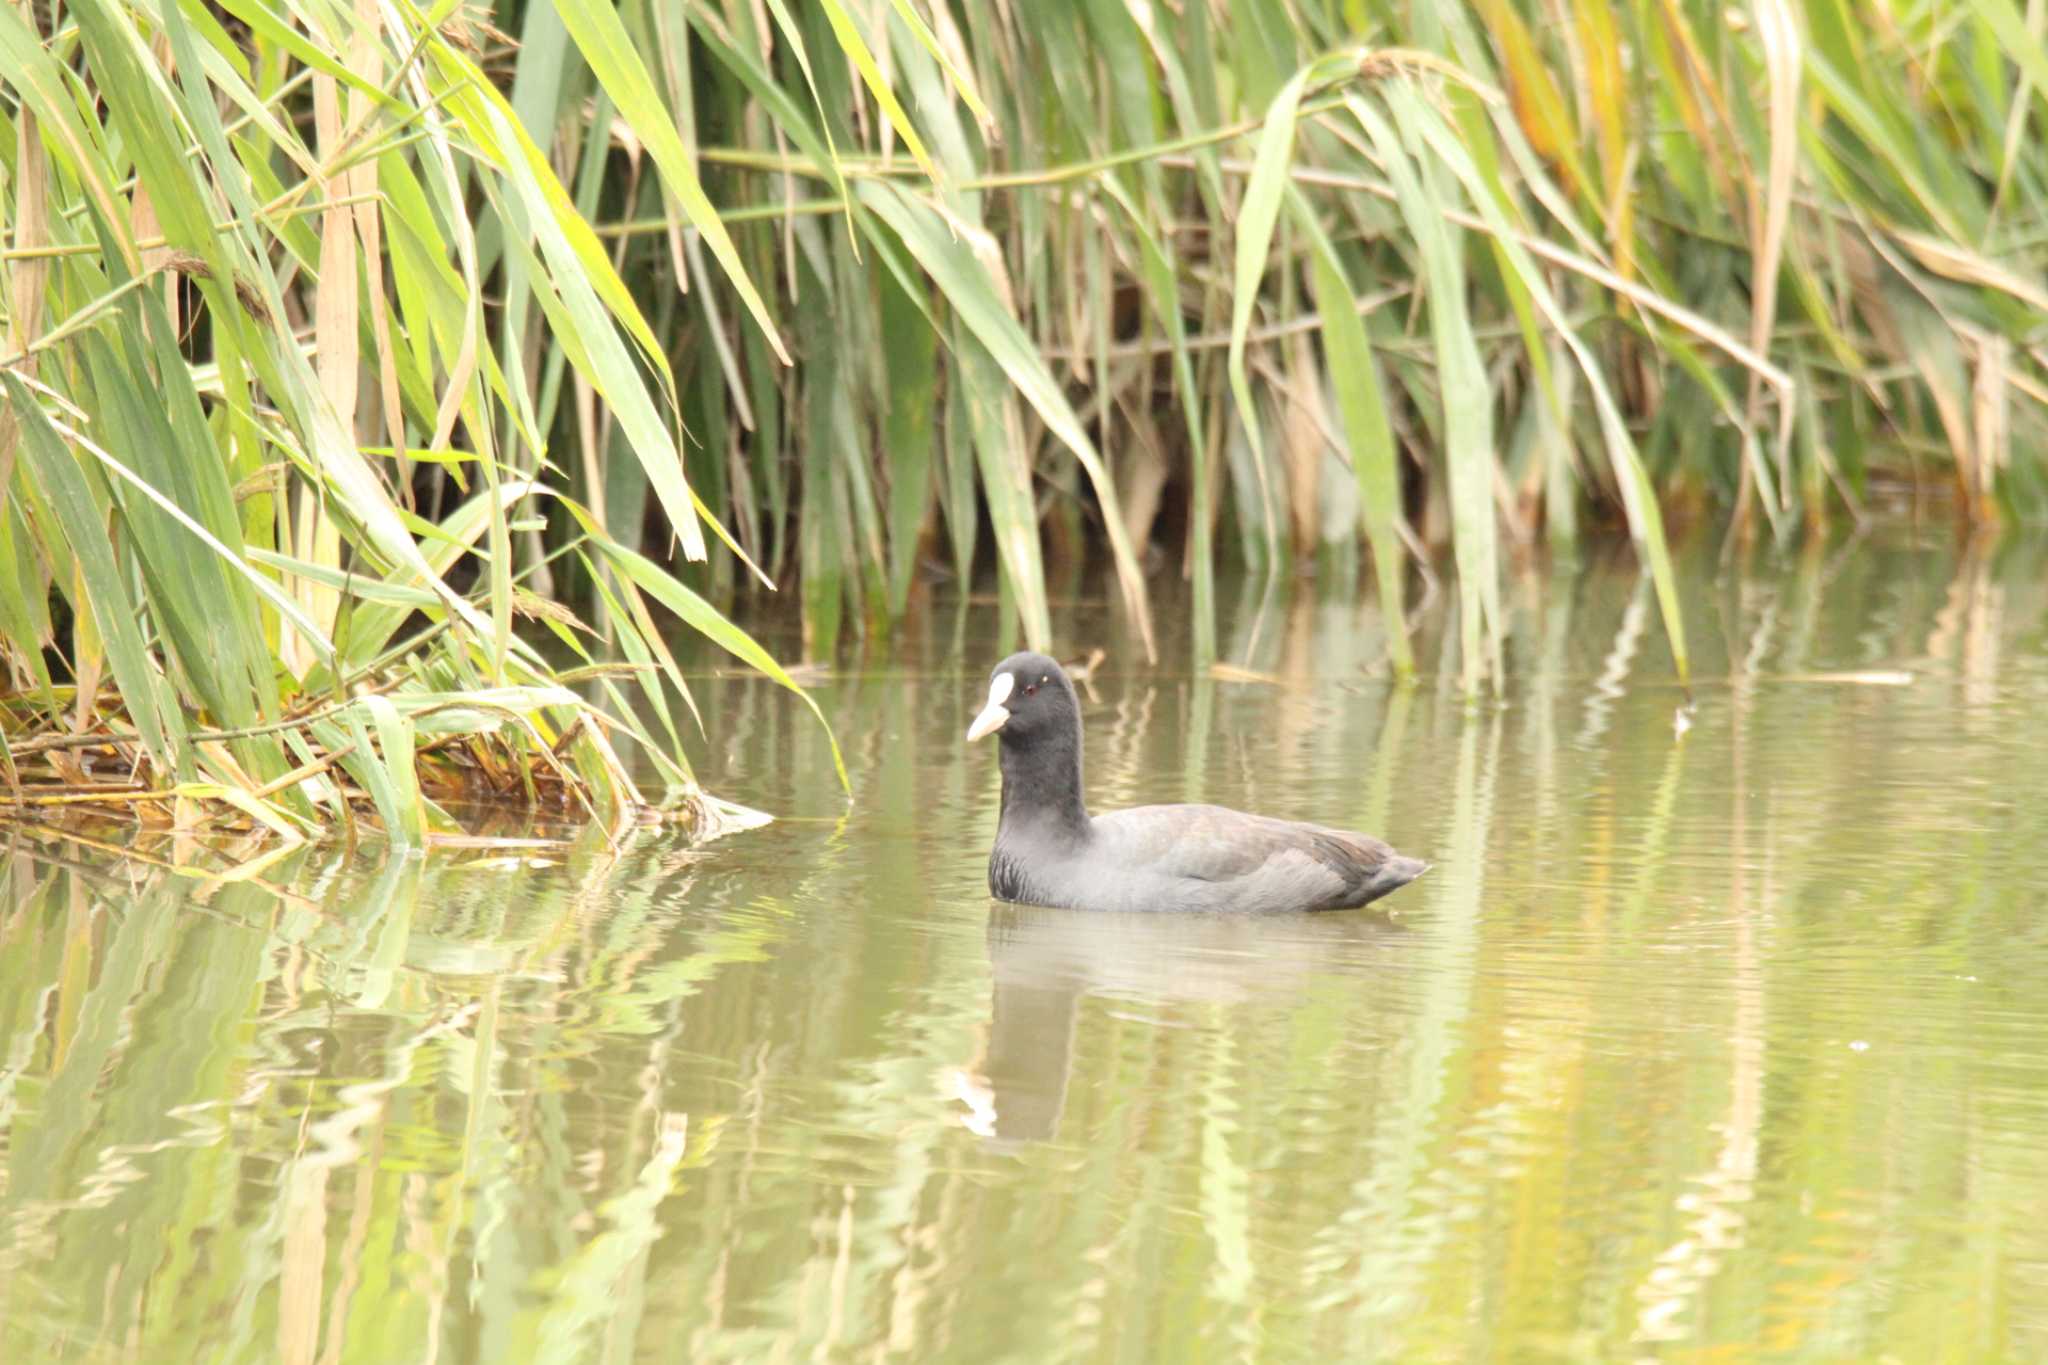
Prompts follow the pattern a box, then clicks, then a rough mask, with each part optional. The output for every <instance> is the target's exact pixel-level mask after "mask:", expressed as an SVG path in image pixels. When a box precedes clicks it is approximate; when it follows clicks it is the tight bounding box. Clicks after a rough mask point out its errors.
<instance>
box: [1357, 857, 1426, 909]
mask: <svg viewBox="0 0 2048 1365" xmlns="http://www.w3.org/2000/svg"><path fill="white" fill-rule="evenodd" d="M1429 867H1430V865H1429V864H1428V863H1426V862H1424V861H1423V860H1422V859H1420V858H1409V857H1404V856H1403V855H1401V854H1399V853H1396V854H1395V855H1393V856H1392V857H1391V858H1388V859H1387V861H1386V862H1385V863H1383V864H1381V866H1380V870H1379V871H1378V872H1377V873H1375V874H1373V879H1372V883H1371V885H1370V886H1368V887H1367V888H1366V895H1365V899H1366V900H1367V901H1376V900H1378V899H1379V898H1380V897H1381V896H1384V895H1386V894H1388V893H1389V892H1392V891H1399V890H1400V889H1401V888H1402V887H1404V886H1406V885H1408V883H1410V882H1412V881H1414V880H1415V879H1416V878H1417V877H1420V876H1421V875H1422V874H1423V873H1425V872H1427V871H1429Z"/></svg>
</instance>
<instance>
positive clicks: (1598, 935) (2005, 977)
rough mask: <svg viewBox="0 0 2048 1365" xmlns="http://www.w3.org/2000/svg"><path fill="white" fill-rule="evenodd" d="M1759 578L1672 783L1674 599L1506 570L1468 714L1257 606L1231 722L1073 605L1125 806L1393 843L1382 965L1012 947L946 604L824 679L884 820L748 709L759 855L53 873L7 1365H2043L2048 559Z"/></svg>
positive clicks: (14, 1098) (1034, 916)
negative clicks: (1229, 815)
mask: <svg viewBox="0 0 2048 1365" xmlns="http://www.w3.org/2000/svg"><path fill="white" fill-rule="evenodd" d="M1710 551H1711V547H1707V548H1706V549H1703V550H1702V551H1701V552H1699V553H1698V554H1696V555H1694V556H1693V557H1692V558H1691V560H1690V561H1689V562H1688V565H1687V568H1686V572H1685V580H1684V585H1685V595H1686V600H1687V609H1688V612H1689V618H1688V619H1689V621H1690V625H1691V635H1692V641H1693V647H1694V656H1695V671H1696V674H1697V675H1698V678H1699V682H1698V685H1697V686H1696V688H1695V689H1694V698H1695V701H1696V705H1695V707H1694V708H1693V710H1692V711H1691V712H1690V713H1689V718H1690V728H1689V729H1688V730H1686V731H1685V733H1684V734H1683V735H1682V736H1681V735H1680V734H1679V733H1678V718H1679V713H1680V708H1681V706H1682V703H1683V701H1684V697H1683V694H1682V693H1681V692H1680V690H1679V689H1678V688H1677V687H1676V686H1674V685H1673V683H1672V681H1671V671H1670V665H1669V658H1668V654H1667V652H1666V650H1665V647H1664V645H1663V643H1662V641H1661V636H1660V634H1659V630H1658V627H1657V624H1656V619H1655V612H1654V605H1653V603H1652V601H1651V600H1650V598H1649V597H1648V596H1647V595H1646V592H1645V590H1644V589H1643V588H1642V586H1641V585H1640V584H1639V583H1638V581H1637V579H1636V576H1635V574H1634V572H1633V570H1632V569H1631V568H1629V567H1628V565H1627V563H1626V560H1625V558H1624V559H1623V560H1622V561H1621V562H1619V563H1613V562H1605V561H1602V562H1597V563H1594V564H1591V565H1589V566H1587V567H1585V568H1584V569H1582V570H1579V571H1577V572H1563V571H1560V572H1558V573H1555V574H1550V575H1541V574H1536V573H1533V572H1532V573H1529V574H1526V575H1522V576H1518V577H1516V578H1515V579H1513V580H1512V582H1511V584H1510V589H1509V592H1508V597H1507V601H1508V603H1509V606H1510V609H1511V612H1512V620H1511V623H1510V625H1511V640H1510V644H1509V649H1508V655H1509V660H1510V666H1511V669H1512V671H1513V673H1514V675H1515V678H1514V682H1513V684H1512V685H1511V687H1510V688H1509V690H1508V693H1507V698H1506V703H1505V705H1502V706H1492V705H1486V706H1481V707H1479V708H1477V709H1476V710H1475V709H1468V708H1467V707H1466V706H1465V705H1464V704H1463V703H1462V702H1461V701H1460V700H1459V699H1458V698H1457V697H1455V696H1454V695H1452V694H1451V692H1450V691H1449V690H1448V689H1447V688H1446V687H1444V686H1442V685H1440V684H1439V682H1438V681H1437V679H1436V677H1435V676H1434V675H1432V676H1430V677H1426V678H1425V679H1424V680H1423V681H1422V683H1421V684H1420V685H1419V686H1417V687H1415V688H1413V689H1400V688H1395V687H1393V686H1391V685H1390V684H1389V683H1388V682H1387V681H1386V679H1385V677H1384V676H1383V669H1382V667H1381V661H1382V657H1383V654H1384V647H1383V646H1384V641H1383V638H1382V635H1381V632H1380V628H1379V624H1378V616H1377V613H1376V612H1375V610H1374V609H1373V606H1372V604H1371V594H1370V593H1369V591H1368V592H1366V593H1364V594H1363V595H1361V594H1358V593H1356V592H1353V591H1348V590H1336V589H1325V590H1324V591H1322V592H1321V593H1318V592H1316V591H1313V590H1311V589H1304V590H1302V591H1300V592H1296V593H1293V594H1291V595H1282V596H1279V597H1276V598H1275V599H1274V600H1273V601H1271V602H1269V603H1267V604H1265V605H1264V607H1263V609H1262V607H1261V604H1260V603H1259V602H1258V601H1257V600H1256V599H1255V598H1254V597H1250V596H1245V595H1243V594H1240V593H1239V592H1238V591H1237V590H1236V589H1232V590H1231V591H1230V592H1229V593H1226V596H1227V597H1229V598H1230V600H1229V601H1228V602H1227V603H1226V609H1225V612H1224V620H1223V639H1224V641H1225V643H1226V646H1227V647H1228V649H1229V651H1230V654H1229V657H1230V658H1231V659H1232V660H1233V661H1235V662H1237V663H1238V664H1240V665H1242V666H1244V667H1246V668H1248V669H1250V670H1252V671H1253V672H1254V673H1256V674H1259V675H1262V678H1261V679H1260V680H1243V681H1241V680H1224V679H1213V678H1191V677H1189V676H1187V670H1186V668H1185V666H1184V665H1181V664H1179V663H1177V662H1176V663H1173V664H1170V665H1168V666H1164V667H1161V668H1159V669H1156V670H1154V669H1148V668H1146V667H1145V666H1144V665H1143V664H1142V661H1141V659H1140V658H1139V657H1138V656H1137V654H1136V651H1135V649H1134V648H1133V646H1131V644H1130V643H1129V642H1128V640H1127V639H1126V637H1125V636H1124V635H1123V634H1122V632H1121V631H1120V629H1119V628H1118V627H1117V625H1116V622H1115V618H1114V616H1113V614H1112V613H1111V611H1110V609H1109V608H1108V607H1107V606H1105V605H1104V604H1102V603H1100V602H1090V601H1087V600H1082V601H1078V602H1074V603H1070V604H1069V605H1067V606H1065V607H1064V608H1062V610H1061V613H1060V617H1059V627H1060V634H1061V644H1062V646H1063V648H1064V649H1065V650H1066V652H1068V653H1070V654H1071V653H1079V652H1082V650H1083V649H1084V648H1085V647H1086V646H1088V645H1090V644H1093V643H1101V644H1104V645H1106V646H1107V647H1108V648H1109V649H1110V651H1111V654H1110V657H1109V659H1108V661H1107V662H1105V663H1104V664H1103V665H1102V667H1101V668H1100V669H1099V670H1098V676H1097V677H1096V679H1095V680H1094V682H1093V684H1092V688H1091V693H1090V695H1089V697H1088V698H1087V699H1086V700H1087V704H1086V719H1087V724H1088V749H1087V753H1088V764H1089V770H1088V771H1089V792H1090V795H1091V798H1092V800H1093V801H1094V802H1095V803H1096V805H1097V806H1098V807H1099V808H1108V807H1111V806H1114V805H1118V804H1124V803H1135V802H1143V801H1154V800H1182V799H1200V800H1211V801H1219V802H1224V803H1228V804H1233V805H1241V806H1246V807H1250V808H1254V809H1258V810H1261V811H1266V812H1270V813H1273V814H1278V815H1289V816H1299V817H1312V818H1315V819H1319V820H1323V821H1327V822H1331V823H1338V824H1349V825H1352V826H1354V827H1358V828H1364V829H1368V830H1372V831H1374V832H1377V833H1380V834H1383V835H1385V836H1386V837H1388V838H1389V839H1391V840H1392V841H1393V842H1394V843H1395V844H1396V845H1397V846H1399V847H1401V848H1402V849H1404V850H1407V851H1409V852H1414V853H1419V854H1423V855H1425V856H1428V857H1430V858H1432V859H1434V860H1435V861H1436V863H1437V868H1436V870H1435V871H1434V872H1432V873H1431V874H1430V876H1429V877H1427V878H1426V879H1424V881H1422V882H1421V883H1419V884H1417V885H1416V886H1414V887H1411V888H1408V889H1407V890H1405V891H1403V892H1401V893H1399V894H1398V895H1397V896H1395V897H1394V898H1392V899H1391V900H1389V901H1387V902H1384V903H1383V906H1384V908H1385V909H1386V911H1387V913H1384V914H1382V913H1378V909H1379V908H1378V907H1376V908H1375V910H1373V911H1366V912H1346V913H1339V914H1333V915H1328V916H1322V917H1316V918H1303V919H1290V920H1279V921H1269V922H1258V923H1240V922H1229V921H1219V920H1180V919H1173V918H1153V919H1138V920H1132V919H1123V918H1113V917H1097V916H1086V915H1075V914H1067V913H1054V912H1045V911H1032V910H1019V909H1012V908H998V907H993V906H992V905H991V904H990V902H989V901H988V899H987V896H986V893H985V889H984V886H983V882H982V875H983V874H982V867H983V860H984V858H985V856H986V849H987V845H988V841H989V838H990V835H991V833H992V829H993V824H994V814H995V799H996V777H995V767H994V755H993V752H992V751H991V750H990V749H988V748H985V747H976V748H971V749H970V748H967V747H966V746H964V745H963V743H962V741H961V734H962V732H963V731H964V730H965V728H966V725H967V722H968V720H969V719H970V717H971V716H972V714H973V711H974V710H975V708H976V707H977V705H978V703H979V700H980V695H981V687H980V680H981V678H982V677H983V676H984V674H985V672H986V670H987V668H988V666H989V665H990V664H991V663H992V662H993V660H994V659H995V658H996V657H997V656H998V655H999V654H1000V652H1002V648H1003V646H1002V644H1001V642H999V641H998V639H997V638H996V636H997V620H996V610H995V608H994V607H993V606H989V605H980V604H976V605H971V606H969V607H967V608H965V609H962V610H958V611H956V610H955V609H954V608H953V607H952V606H951V605H950V604H948V603H945V602H943V601H941V602H940V603H938V604H937V605H936V606H935V607H934V609H933V610H932V611H930V612H929V613H927V614H925V615H924V616H922V617H921V618H920V620H919V622H918V624H917V625H916V626H915V628H914V629H913V630H912V631H911V632H910V633H909V636H908V638H907V639H905V640H903V641H901V642H899V644H898V645H897V646H896V647H893V648H892V649H890V650H888V651H886V652H884V651H881V650H877V651H876V654H875V657H874V659H873V660H872V661H870V662H868V663H866V664H858V660H855V661H853V662H854V663H855V664H857V665H858V669H857V671H854V669H853V668H850V669H849V671H848V673H846V674H845V675H843V676H838V677H834V678H830V679H828V680H826V681H823V682H821V683H820V684H819V686H818V689H817V695H818V697H819V700H820V702H821V704H822V705H823V706H824V708H825V710H826V712H827V714H828V715H829V716H830V718H831V720H832V723H833V724H834V726H835V727H836V729H837V731H838V734H839V736H840V739H841V741H842V743H843V744H844V746H845V750H846V759H847V765H848V768H849V770H850V772H851V773H852V776H853V781H854V784H855V789H856V794H857V799H856V800H855V801H854V802H853V804H852V805H851V806H849V805H848V804H847V803H846V801H845V800H844V798H843V797H842V796H841V795H840V793H839V792H838V790H837V788H836V782H835V779H834V777H833V773H832V767H831V761H830V755H829V752H828V750H827V749H826V746H825V744H824V742H823V739H822V736H821V734H820V732H819V731H818V729H817V728H816V726H815V725H814V724H813V723H812V722H811V721H810V720H809V719H808V718H807V716H806V715H805V714H804V713H803V712H802V711H801V710H800V709H799V708H798V707H797V706H796V705H794V704H793V703H792V701H791V700H790V699H789V698H788V697H787V694H785V693H781V692H779V691H778V690H777V689H775V688H773V687H771V686H767V685H764V684H762V683H759V682H756V681H751V680H747V679H744V678H740V677H724V676H714V675H711V674H710V673H708V672H707V673H706V675H705V676H703V677H701V678H700V679H699V681H698V683H697V697H698V701H699V703H700V704H701V705H702V707H703V709H704V712H705V716H706V721H707V724H708V727H709V730H710V733H711V735H712V736H713V741H712V745H711V752H710V754H709V755H708V757H707V758H705V760H704V762H703V763H702V765H701V766H702V769H703V774H704V776H705V777H706V779H707V780H708V781H709V782H710V784H711V785H712V786H713V787H714V789H716V790H718V791H720V792H722V793H724V794H726V795H728V796H730V797H733V798H735V799H738V800H741V801H746V802H749V803H751V804H753V805H756V806H759V807H762V808H764V809H767V810H770V811H773V812H775V813H776V814H778V815H780V816H782V817H784V818H783V819H781V820H780V821H779V822H778V823H777V824H775V825H773V826H771V827H769V828H767V829H764V830H760V831H756V832H753V833H748V834H744V835H740V836H736V837H734V838H731V839H728V840H726V841H723V842H721V843H718V844H715V845H712V846H710V847H708V848H705V849H701V850H694V851H693V850H690V849H687V848H684V847H681V846H678V845H677V844H675V843H674V842H672V841H668V840H664V839H657V838H642V839H641V840H640V841H639V842H637V843H635V844H634V845H632V846H631V847H630V848H629V849H627V850H626V851H625V852H623V853H622V854H620V855H617V856H613V855H610V854H608V853H607V852H606V851H605V850H604V849H603V848H602V846H601V845H595V844H591V843H587V842H586V843H585V844H583V845H580V846H578V847H577V848H576V849H574V850H573V851H570V852H567V853H562V854H545V855H541V856H540V857H538V858H536V859H533V860H531V861H528V862H521V861H519V860H516V859H507V858H506V857H505V856H503V855H501V854H497V853H468V854H461V855H456V856H453V857H447V858H442V859H437V860H435V861H432V862H430V863H428V864H426V865H425V866H421V865H419V864H417V863H403V864H388V865H387V864H380V863H379V862H377V861H375V860H374V859H363V860H355V861H352V860H350V859H349V858H347V857H345V856H343V855H342V854H340V853H336V852H315V853H312V854H307V855H302V856H297V857H294V858H292V859H288V860H285V861H281V862H278V863H275V864H271V865H267V866H249V867H244V868H241V869H239V870H238V871H237V872H234V873H231V874H230V875H229V876H226V877H216V878H212V879H206V878H195V877H189V876H178V875H173V874H171V873H169V872H167V871H165V870H163V869H161V868H157V867H153V866H149V865H146V864H132V863H131V864H117V863H113V862H110V861H108V860H107V859H106V858H105V857H104V856H102V855H101V854H99V853H97V852H96V851H94V850H93V849H91V848H89V847H87V846H83V845H80V844H78V843H76V842H74V841H66V840H59V839H53V838H48V837H26V836H20V835H15V836H12V843H11V844H10V845H8V846H7V847H8V849H9V851H8V852H7V853H6V854H5V855H0V867H4V869H5V871H4V875H5V877H6V878H7V879H8V880H7V884H6V894H5V897H4V899H0V905H4V907H5V908H4V909H0V1358H5V1359H9V1360H110V1361H111V1360H123V1361H128V1360H133V1361H151V1362H154V1361H169V1360H180V1361H182V1360H192V1361H209V1362H212V1361H244V1360H247V1361H271V1360H277V1361H286V1362H301V1361H307V1362H311V1361H321V1362H341V1361H375V1362H392V1361H491V1362H501V1361H526V1360H544V1361H550V1362H553V1361H574V1360H592V1361H600V1360H601V1361H626V1360H635V1359H646V1360H680V1359H688V1360H745V1361H758V1360H814V1359H855V1360H863V1361H865V1360H877V1359H907V1360H963V1361H999V1360H1000V1361H1020V1362H1026V1361H1028V1362H1037V1361H1052V1360H1066V1359H1085V1360H1104V1359H1129V1360H1147V1361H1150V1360H1176V1361H1179V1360H1198V1359H1239V1358H1248V1357H1250V1358H1262V1359H1273V1360H1333V1359H1355V1360H1366V1359H1386V1360H1400V1361H1428V1360H1481V1359H1500V1360H1507V1359H1514V1360H1545V1361H1547V1360H1558V1361H1568V1360H1587V1361H1612V1360H1623V1359H1640V1358H1648V1359H1700V1358H1703V1357H1706V1356H1709V1355H1712V1356H1716V1357H1721V1358H1742V1359H1772V1360H1799V1361H1807V1360H1815V1361H1819V1360H1826V1361H1837V1360H1875V1359H1884V1358H1892V1359H1898V1360H1910V1361H1927V1360H1957V1361H1994V1360H2013V1361H2027V1360H2040V1359H2044V1358H2048V1217H2044V1211H2048V876H2044V872H2043V862H2044V856H2043V851H2044V849H2048V737H2044V733H2043V727H2042V725H2041V718H2042V715H2043V703H2044V702H2048V588H2044V583H2048V576H2044V573H2043V568H2044V563H2043V556H2042V554H2041V553H2040V552H2039V550H2038V549H2037V548H2030V547H2025V546H2021V547H2016V548H2013V547H2009V548H2007V549H2005V550H2003V551H2000V552H1997V553H1993V552H1991V551H1989V550H1980V551H1977V552H1974V553H1961V552H1958V551H1957V550H1956V549H1955V547H1953V546H1952V545H1949V544H1948V543H1947V542H1946V541H1944V540H1943V539H1941V538H1940V537H1937V536H1933V535H1928V536H1925V537H1922V538H1919V539H1917V540H1916V539H1915V538H1914V537H1913V536H1911V535H1909V534H1907V533H1903V532H1894V533H1889V534H1887V535H1884V536H1881V537H1878V538H1876V539H1874V540H1871V541H1866V542H1863V543H1860V544H1858V545H1856V546H1854V547H1853V548H1848V549H1838V550H1835V551H1832V552H1830V553H1824V554H1814V555H1809V556H1806V557H1803V558H1798V559H1794V560H1791V561H1788V562H1784V563H1780V564H1759V565H1757V566H1755V567H1754V568H1752V569H1751V570H1750V571H1749V572H1747V573H1745V574H1743V575H1735V574H1733V573H1728V574H1721V575H1717V572H1716V571H1717V567H1718V566H1717V565H1716V563H1715V561H1714V559H1713V556H1712V554H1711V552H1710ZM1439 607H1440V603H1439ZM1437 610H1438V609H1437V608H1432V610H1431V613H1429V614H1428V615H1426V618H1425V626H1424V629H1423V630H1422V632H1421V635H1420V637H1419V640H1418V644H1419V647H1420V648H1419V657H1421V658H1422V659H1423V660H1425V661H1426V663H1428V664H1429V665H1430V666H1431V667H1432V668H1435V667H1437V666H1438V665H1439V664H1440V662H1441V661H1442V660H1444V659H1445V657H1446V656H1445V655H1443V653H1442V622H1441V620H1440V619H1439V616H1438V614H1437ZM1161 615H1162V624H1163V627H1164V629H1163V631H1162V634H1163V637H1164V651H1165V657H1166V658H1167V659H1169V660H1174V661H1178V660H1181V659H1184V658H1185V657H1186V656H1185V649H1184V642H1183V636H1182V635H1181V633H1180V631H1179V630H1178V629H1177V628H1176V627H1175V625H1174V622H1175V620H1176V619H1177V618H1176V616H1175V613H1174V611H1173V607H1172V604H1171V602H1168V603H1165V604H1162V612H1161ZM760 624H761V626H762V630H763V633H764V634H765V635H766V637H767V638H768V640H769V642H770V644H771V647H775V648H777V649H779V650H781V651H783V652H786V653H791V654H793V653H795V652H796V651H795V644H794V641H793V639H792V638H791V637H789V636H788V634H787V633H786V630H785V628H784V626H783V624H782V623H781V622H780V621H778V620H775V619H768V620H764V621H762V622H761V623H760ZM707 664H708V661H707ZM155 851H156V852H157V853H158V854H160V855H164V856H168V855H169V854H170V853H171V852H172V850H171V849H169V848H168V847H157V848H156V849H155ZM238 878H239V879H238Z"/></svg>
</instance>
